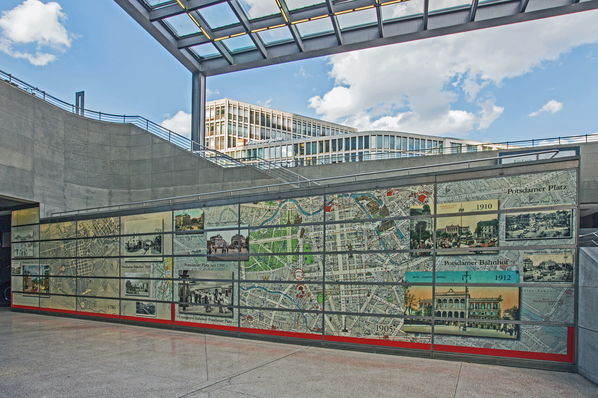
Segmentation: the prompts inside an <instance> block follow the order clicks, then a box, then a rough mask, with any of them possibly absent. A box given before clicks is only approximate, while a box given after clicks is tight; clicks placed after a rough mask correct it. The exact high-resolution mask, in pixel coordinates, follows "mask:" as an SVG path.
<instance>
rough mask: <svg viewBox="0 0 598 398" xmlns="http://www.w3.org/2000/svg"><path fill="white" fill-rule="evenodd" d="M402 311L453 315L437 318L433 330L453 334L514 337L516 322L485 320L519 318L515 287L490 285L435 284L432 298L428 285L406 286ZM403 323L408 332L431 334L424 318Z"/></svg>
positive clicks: (516, 288)
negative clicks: (490, 321)
mask: <svg viewBox="0 0 598 398" xmlns="http://www.w3.org/2000/svg"><path fill="white" fill-rule="evenodd" d="M404 294H405V314H406V315H416V316H432V314H434V315H435V316H436V317H442V318H453V319H451V320H437V321H436V324H435V326H434V333H437V334H447V335H456V336H477V337H489V338H498V339H517V338H518V337H519V331H518V329H517V326H516V325H513V324H503V323H488V322H487V321H489V320H492V321H500V320H505V321H513V320H519V288H518V287H494V286H471V287H469V286H442V287H436V295H435V298H434V301H433V299H432V291H431V289H430V287H429V286H406V287H405V288H404ZM409 322H410V324H405V325H404V331H405V332H408V333H431V326H430V325H429V323H428V324H426V322H429V321H426V320H417V319H409Z"/></svg>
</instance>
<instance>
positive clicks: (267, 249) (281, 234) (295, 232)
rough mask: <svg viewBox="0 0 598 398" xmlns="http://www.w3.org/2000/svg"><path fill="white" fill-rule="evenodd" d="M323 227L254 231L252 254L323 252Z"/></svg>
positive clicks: (250, 238) (252, 235) (310, 226)
mask: <svg viewBox="0 0 598 398" xmlns="http://www.w3.org/2000/svg"><path fill="white" fill-rule="evenodd" d="M322 233H323V226H322V225H306V226H302V227H299V226H289V227H282V228H263V229H252V230H250V232H249V251H250V253H301V252H303V253H312V252H319V251H322Z"/></svg>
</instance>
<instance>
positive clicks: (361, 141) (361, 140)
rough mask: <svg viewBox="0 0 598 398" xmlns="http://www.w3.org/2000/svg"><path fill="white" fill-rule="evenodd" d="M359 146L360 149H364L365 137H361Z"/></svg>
mask: <svg viewBox="0 0 598 398" xmlns="http://www.w3.org/2000/svg"><path fill="white" fill-rule="evenodd" d="M358 146H359V149H363V137H359V139H358Z"/></svg>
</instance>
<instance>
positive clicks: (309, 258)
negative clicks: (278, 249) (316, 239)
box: [241, 254, 323, 281]
mask: <svg viewBox="0 0 598 398" xmlns="http://www.w3.org/2000/svg"><path fill="white" fill-rule="evenodd" d="M322 260H323V257H322V256H317V255H312V254H295V255H288V256H285V255H278V256H250V257H249V259H248V260H247V261H243V262H241V279H246V280H264V281H277V280H281V281H293V280H294V281H319V280H322V269H323V265H322Z"/></svg>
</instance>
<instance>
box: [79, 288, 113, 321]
mask: <svg viewBox="0 0 598 398" xmlns="http://www.w3.org/2000/svg"><path fill="white" fill-rule="evenodd" d="M117 288H118V286H117ZM77 312H78V313H94V314H109V315H118V312H119V301H118V300H114V299H101V298H95V297H77Z"/></svg>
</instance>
